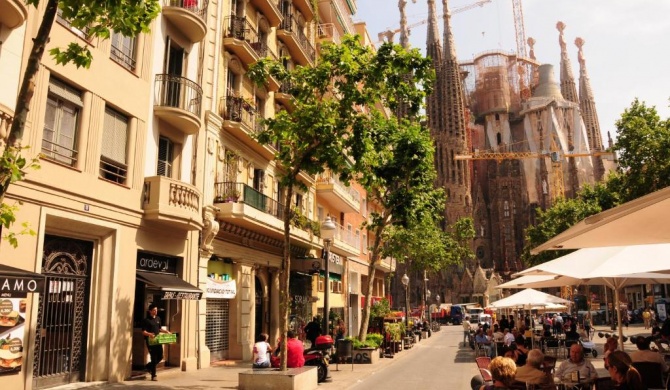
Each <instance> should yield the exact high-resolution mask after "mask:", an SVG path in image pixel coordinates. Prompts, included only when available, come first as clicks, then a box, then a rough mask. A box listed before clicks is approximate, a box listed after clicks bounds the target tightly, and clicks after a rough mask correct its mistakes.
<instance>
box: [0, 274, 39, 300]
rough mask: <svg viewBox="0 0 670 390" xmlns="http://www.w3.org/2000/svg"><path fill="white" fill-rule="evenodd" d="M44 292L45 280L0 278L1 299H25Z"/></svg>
mask: <svg viewBox="0 0 670 390" xmlns="http://www.w3.org/2000/svg"><path fill="white" fill-rule="evenodd" d="M43 290H44V278H39V279H38V278H34V279H33V278H20V277H19V278H16V277H0V297H1V298H25V297H26V296H27V294H28V293H38V292H42V291H43Z"/></svg>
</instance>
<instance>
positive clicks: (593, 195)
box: [521, 183, 619, 267]
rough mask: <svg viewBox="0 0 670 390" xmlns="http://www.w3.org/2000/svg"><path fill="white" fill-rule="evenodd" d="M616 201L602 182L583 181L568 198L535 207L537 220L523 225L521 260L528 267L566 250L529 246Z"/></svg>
mask: <svg viewBox="0 0 670 390" xmlns="http://www.w3.org/2000/svg"><path fill="white" fill-rule="evenodd" d="M618 204H619V195H618V194H617V193H616V192H612V191H611V190H610V189H608V187H607V184H606V183H596V184H595V185H593V186H591V185H585V186H584V187H583V188H582V189H581V190H579V192H578V193H577V196H576V197H575V198H572V199H566V198H559V199H558V201H557V202H556V203H555V204H554V205H552V206H551V207H550V208H548V209H547V210H544V211H543V210H542V209H539V208H538V210H537V218H536V220H537V223H536V224H535V225H531V226H529V227H528V228H526V237H525V245H524V248H523V252H522V254H521V260H522V261H523V262H524V264H525V265H526V266H528V267H532V266H535V265H538V264H542V263H545V262H547V261H549V260H553V259H555V258H557V257H560V256H563V255H565V254H567V253H570V252H566V251H543V252H542V253H539V254H536V255H532V254H531V253H530V251H531V249H533V248H535V247H536V246H539V245H540V244H543V243H544V242H546V241H547V240H549V239H551V238H552V237H554V236H556V235H557V234H559V233H562V232H563V231H565V230H567V229H568V228H569V227H571V226H572V225H574V224H576V223H577V222H579V221H581V220H582V219H584V218H586V217H588V216H591V215H594V214H597V213H599V212H601V211H603V210H607V209H609V208H612V207H614V206H617V205H618Z"/></svg>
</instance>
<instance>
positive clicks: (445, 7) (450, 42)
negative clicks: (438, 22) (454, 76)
mask: <svg viewBox="0 0 670 390" xmlns="http://www.w3.org/2000/svg"><path fill="white" fill-rule="evenodd" d="M429 2H430V1H429ZM448 3H449V1H448V0H442V12H443V13H444V55H445V57H449V58H451V59H453V60H456V44H454V34H452V32H451V11H449V4H448Z"/></svg>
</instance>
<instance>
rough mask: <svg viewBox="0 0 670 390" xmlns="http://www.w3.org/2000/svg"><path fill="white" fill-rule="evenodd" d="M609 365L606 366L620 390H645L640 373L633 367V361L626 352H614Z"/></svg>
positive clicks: (609, 358) (610, 356)
mask: <svg viewBox="0 0 670 390" xmlns="http://www.w3.org/2000/svg"><path fill="white" fill-rule="evenodd" d="M608 361H609V364H608V365H607V366H605V368H606V369H607V371H608V372H609V374H610V377H612V380H613V381H614V382H615V383H616V384H617V389H618V390H645V389H646V386H645V385H644V384H643V383H642V377H641V376H640V373H639V372H638V371H637V370H636V369H635V367H633V360H632V359H631V358H630V356H628V354H627V353H626V352H624V351H614V352H612V353H611V354H610V355H609V357H608Z"/></svg>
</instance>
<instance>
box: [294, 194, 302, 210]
mask: <svg viewBox="0 0 670 390" xmlns="http://www.w3.org/2000/svg"><path fill="white" fill-rule="evenodd" d="M295 207H296V208H297V209H302V194H295Z"/></svg>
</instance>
